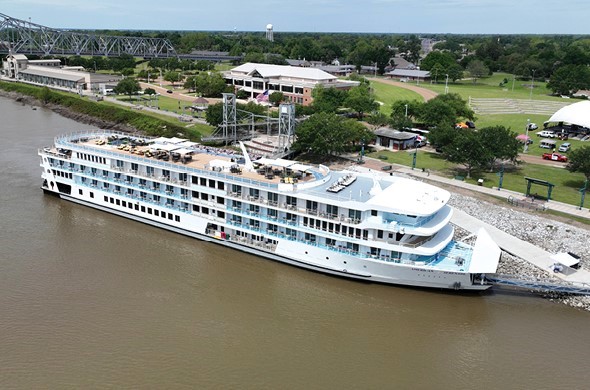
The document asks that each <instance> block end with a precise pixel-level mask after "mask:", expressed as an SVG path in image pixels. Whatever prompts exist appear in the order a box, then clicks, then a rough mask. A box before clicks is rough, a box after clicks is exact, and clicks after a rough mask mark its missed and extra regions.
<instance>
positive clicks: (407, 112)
mask: <svg viewBox="0 0 590 390" xmlns="http://www.w3.org/2000/svg"><path fill="white" fill-rule="evenodd" d="M407 117H408V105H407V104H406V118H407Z"/></svg>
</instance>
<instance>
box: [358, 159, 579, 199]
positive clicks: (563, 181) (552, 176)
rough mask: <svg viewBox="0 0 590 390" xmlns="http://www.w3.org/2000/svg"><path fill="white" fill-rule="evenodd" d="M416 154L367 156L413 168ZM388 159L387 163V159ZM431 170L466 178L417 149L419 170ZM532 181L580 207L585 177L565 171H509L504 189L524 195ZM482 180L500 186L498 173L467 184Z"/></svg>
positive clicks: (482, 175) (541, 168)
mask: <svg viewBox="0 0 590 390" xmlns="http://www.w3.org/2000/svg"><path fill="white" fill-rule="evenodd" d="M413 154H414V150H413V149H412V150H410V151H399V152H394V151H385V150H382V151H375V152H371V153H368V154H367V156H369V157H373V158H378V159H379V160H381V161H384V162H385V161H387V162H390V163H395V164H401V165H405V166H408V167H411V166H412V161H413ZM385 157H386V158H387V159H385ZM423 168H424V169H428V170H430V171H432V172H436V173H437V174H439V175H442V176H445V177H455V176H458V175H460V176H465V172H464V170H463V167H462V166H460V165H456V164H453V163H450V162H448V161H446V160H445V159H444V158H443V157H442V156H441V155H440V154H438V153H431V152H427V151H425V150H423V149H418V155H417V156H416V169H418V170H421V169H423ZM525 176H526V177H533V178H536V179H541V180H546V181H548V182H550V183H552V184H555V187H554V189H553V194H552V199H553V200H557V201H560V202H564V203H569V204H574V205H578V204H579V203H580V193H579V189H580V188H581V187H582V186H583V185H584V179H585V177H584V175H583V174H581V173H570V172H568V171H566V170H565V169H563V168H554V167H548V166H544V165H536V164H527V163H523V164H521V165H520V166H518V167H517V168H512V169H511V168H507V169H506V171H505V172H504V179H503V183H502V188H504V189H508V190H512V191H517V192H521V193H524V192H526V181H525V179H524V177H525ZM480 178H483V179H484V184H483V185H484V186H486V187H489V188H491V187H497V186H498V185H499V179H500V177H499V175H498V171H495V172H474V173H472V177H471V178H470V179H466V181H467V182H469V183H472V184H477V180H478V179H480ZM531 192H533V193H534V192H537V193H538V194H539V195H544V194H546V189H545V188H544V187H540V186H533V187H532V188H531Z"/></svg>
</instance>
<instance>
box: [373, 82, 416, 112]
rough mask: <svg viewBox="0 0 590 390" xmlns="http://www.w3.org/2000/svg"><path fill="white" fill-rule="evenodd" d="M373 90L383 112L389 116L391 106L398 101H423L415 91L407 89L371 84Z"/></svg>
mask: <svg viewBox="0 0 590 390" xmlns="http://www.w3.org/2000/svg"><path fill="white" fill-rule="evenodd" d="M371 88H373V91H374V92H375V98H376V100H377V101H378V102H380V103H382V104H381V108H380V110H381V112H382V113H384V114H387V115H389V114H390V113H391V105H392V104H393V102H395V101H397V100H418V101H420V102H421V101H423V100H422V97H421V96H420V95H419V94H417V93H416V92H414V91H410V90H408V89H405V88H400V87H395V86H392V85H387V84H383V83H375V82H372V83H371Z"/></svg>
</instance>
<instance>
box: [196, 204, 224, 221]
mask: <svg viewBox="0 0 590 390" xmlns="http://www.w3.org/2000/svg"><path fill="white" fill-rule="evenodd" d="M193 211H194V212H195V213H201V214H204V215H210V214H214V215H216V216H217V218H225V212H223V211H221V210H213V209H210V208H209V207H204V206H199V205H196V204H194V205H193Z"/></svg>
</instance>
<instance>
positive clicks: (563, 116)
mask: <svg viewBox="0 0 590 390" xmlns="http://www.w3.org/2000/svg"><path fill="white" fill-rule="evenodd" d="M549 122H555V123H557V122H565V123H569V124H572V125H578V126H583V127H587V128H590V101H588V100H584V101H581V102H578V103H574V104H570V105H569V106H565V107H563V108H561V109H559V110H558V111H557V112H556V113H555V114H553V115H551V118H549V120H548V121H547V122H545V123H549Z"/></svg>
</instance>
